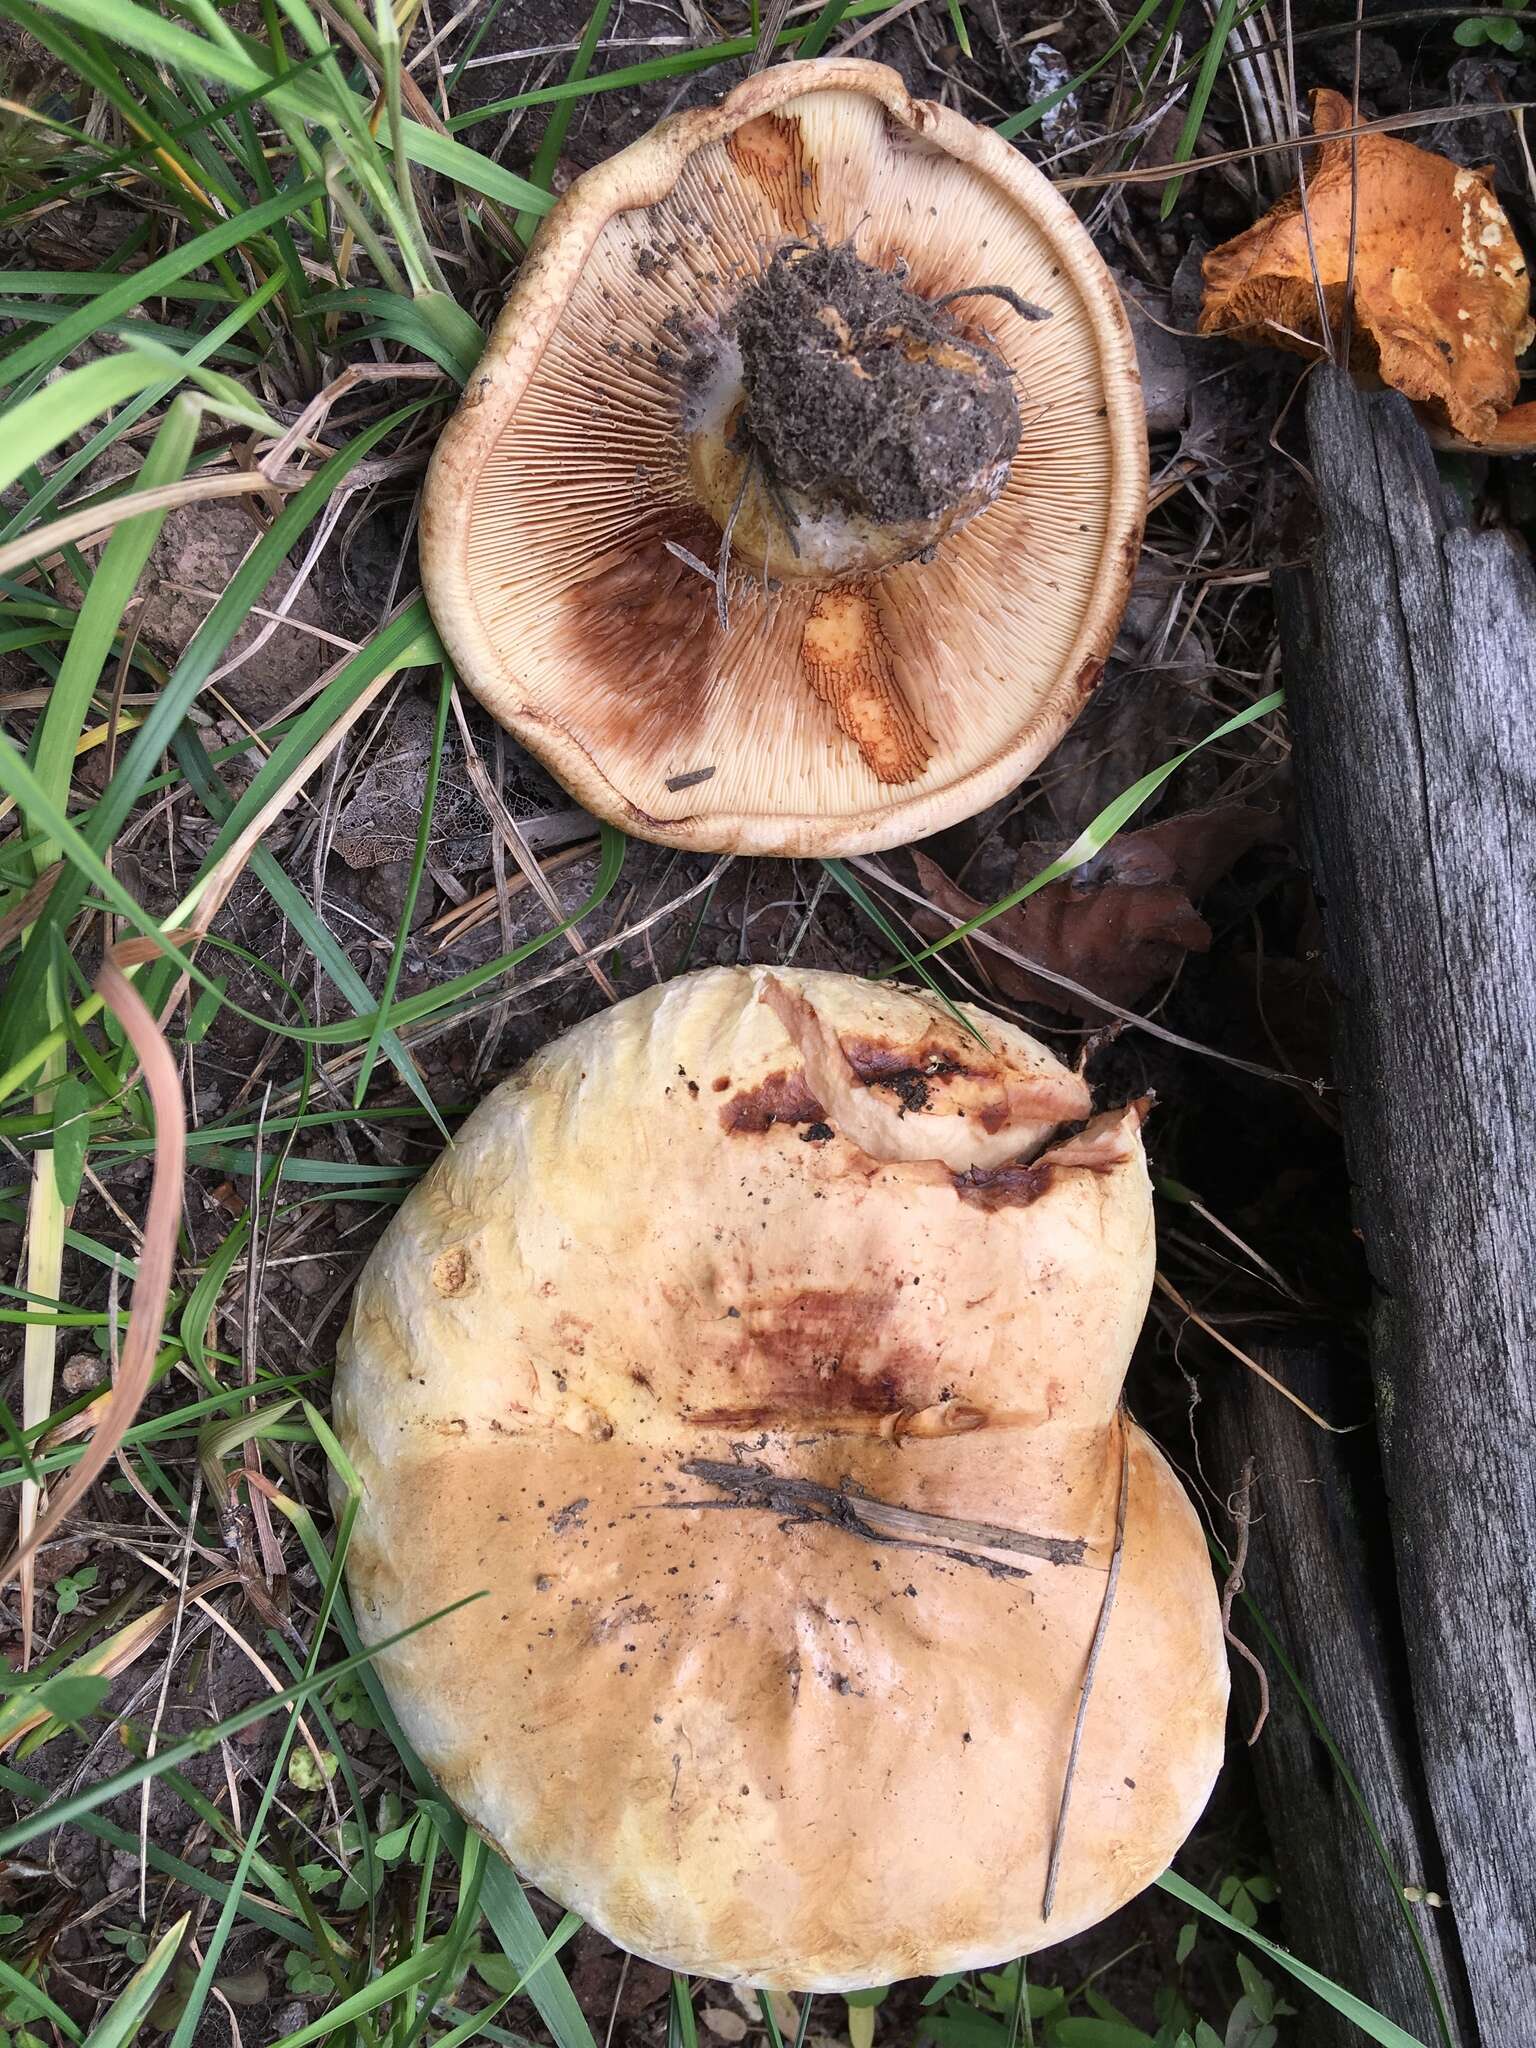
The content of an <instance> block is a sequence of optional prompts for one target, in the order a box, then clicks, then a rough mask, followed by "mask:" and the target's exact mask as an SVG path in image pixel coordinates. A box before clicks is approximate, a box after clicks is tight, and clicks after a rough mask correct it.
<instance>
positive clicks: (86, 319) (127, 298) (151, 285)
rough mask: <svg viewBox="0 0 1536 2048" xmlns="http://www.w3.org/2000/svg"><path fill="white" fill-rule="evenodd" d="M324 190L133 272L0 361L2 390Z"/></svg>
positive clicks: (251, 216) (250, 214)
mask: <svg viewBox="0 0 1536 2048" xmlns="http://www.w3.org/2000/svg"><path fill="white" fill-rule="evenodd" d="M324 190H325V184H324V181H323V180H322V179H319V178H312V179H310V180H309V182H308V183H307V184H304V185H292V186H290V187H289V188H288V189H287V190H286V191H284V192H280V193H279V194H278V195H277V197H276V198H275V199H269V200H267V201H266V202H265V203H264V204H263V205H260V206H252V207H247V208H245V209H244V210H243V211H240V212H237V213H236V214H235V215H234V217H233V218H232V219H230V220H226V221H220V223H219V225H218V226H217V227H213V228H209V229H208V230H207V231H206V232H205V233H203V234H201V235H194V236H193V237H192V239H191V240H190V241H188V242H183V243H181V244H180V245H179V246H178V247H176V248H174V249H172V250H170V251H169V252H168V253H167V254H166V255H164V256H161V257H158V258H157V259H156V260H155V261H154V262H153V263H147V264H146V265H145V266H144V268H143V269H142V270H135V271H134V272H132V274H131V275H130V276H128V277H125V278H122V279H120V280H119V281H118V283H116V284H114V285H112V286H111V287H110V288H109V289H108V290H107V291H104V292H101V293H98V295H97V296H96V297H95V298H94V299H89V300H87V301H86V303H85V304H84V305H83V306H81V307H80V308H79V309H78V310H77V311H75V312H73V313H71V314H70V315H69V316H68V317H67V318H66V319H64V320H61V321H59V322H58V324H57V325H56V326H55V327H52V328H50V329H49V331H48V332H47V333H46V334H39V335H36V336H35V337H34V338H33V339H32V340H31V341H26V342H23V343H22V344H21V345H20V347H19V348H16V349H13V350H12V351H11V352H10V354H9V355H7V356H5V357H3V358H0V386H4V385H7V384H16V383H19V382H20V380H21V379H22V378H23V377H26V376H29V375H30V374H31V373H32V372H33V371H34V370H50V369H52V368H53V367H54V366H55V365H56V364H58V363H62V362H63V361H64V359H65V357H66V356H69V355H72V354H73V353H74V351H75V350H76V349H77V348H78V347H79V346H80V344H81V343H82V342H83V341H89V340H90V338H91V336H92V335H93V334H94V333H95V332H96V330H97V329H98V328H99V327H101V326H102V325H103V323H104V322H106V321H108V320H115V319H117V318H118V317H119V316H120V315H121V314H124V313H126V312H127V311H128V309H129V307H130V306H140V305H142V304H143V303H144V301H145V300H146V299H150V298H153V297H154V295H155V293H156V292H157V291H158V290H159V289H160V287H161V285H162V284H172V283H174V282H175V281H176V280H177V279H178V278H182V277H185V276H186V275H187V273H188V271H191V270H196V269H198V268H199V267H200V266H201V265H202V264H204V263H208V262H210V261H211V260H212V259H213V258H214V257H215V256H220V255H222V254H223V253H224V251H225V250H226V249H235V248H238V247H239V246H240V244H241V243H242V242H249V241H250V240H252V238H253V237H254V236H255V235H256V234H257V232H258V231H259V230H260V229H262V228H266V227H269V226H270V225H271V224H272V223H273V222H274V221H279V220H285V219H286V218H287V216H288V215H289V214H291V213H296V212H297V211H298V210H299V208H300V207H301V206H305V205H307V204H308V202H309V201H310V200H311V199H316V198H319V197H320V196H321V194H322V193H323V192H324Z"/></svg>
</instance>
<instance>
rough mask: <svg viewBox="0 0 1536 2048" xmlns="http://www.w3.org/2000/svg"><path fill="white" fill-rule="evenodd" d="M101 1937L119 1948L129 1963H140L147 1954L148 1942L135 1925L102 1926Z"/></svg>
mask: <svg viewBox="0 0 1536 2048" xmlns="http://www.w3.org/2000/svg"><path fill="white" fill-rule="evenodd" d="M102 1938H103V1940H105V1941H107V1942H110V1944H111V1945H112V1947H113V1948H120V1949H121V1950H122V1952H123V1954H124V1955H125V1956H126V1957H127V1958H128V1960H129V1962H130V1963H142V1962H143V1961H144V1960H145V1958H146V1957H147V1956H148V1954H149V1943H148V1942H147V1941H146V1940H145V1939H144V1937H143V1935H142V1934H140V1932H139V1930H138V1929H137V1928H136V1927H104V1928H103V1929H102Z"/></svg>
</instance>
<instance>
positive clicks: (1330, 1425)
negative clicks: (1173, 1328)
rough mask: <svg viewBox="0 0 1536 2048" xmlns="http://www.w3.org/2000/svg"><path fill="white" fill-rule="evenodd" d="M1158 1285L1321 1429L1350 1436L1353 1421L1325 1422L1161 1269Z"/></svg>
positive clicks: (1183, 1310)
mask: <svg viewBox="0 0 1536 2048" xmlns="http://www.w3.org/2000/svg"><path fill="white" fill-rule="evenodd" d="M1157 1285H1158V1291H1159V1292H1160V1293H1162V1294H1166V1295H1167V1297H1168V1299H1169V1300H1170V1301H1171V1302H1172V1303H1173V1305H1174V1307H1175V1308H1177V1309H1179V1310H1181V1311H1182V1312H1183V1314H1185V1315H1187V1316H1188V1317H1189V1320H1190V1321H1191V1322H1192V1323H1193V1324H1195V1326H1196V1327H1197V1328H1198V1329H1201V1330H1204V1332H1205V1334H1206V1335H1207V1337H1209V1338H1211V1339H1212V1341H1213V1342H1214V1343H1217V1344H1219V1345H1220V1346H1221V1348H1222V1350H1223V1351H1230V1352H1231V1354H1232V1356H1233V1357H1234V1358H1235V1359H1237V1360H1238V1361H1239V1362H1240V1363H1241V1364H1243V1365H1246V1366H1247V1368H1248V1370H1249V1371H1250V1372H1252V1373H1257V1374H1258V1376H1259V1378H1260V1379H1261V1380H1263V1382H1264V1384H1265V1385H1266V1386H1267V1387H1273V1388H1274V1390H1275V1392H1276V1393H1277V1394H1283V1395H1284V1396H1285V1398H1286V1400H1287V1401H1289V1402H1290V1404H1291V1406H1292V1407H1293V1408H1299V1409H1300V1410H1301V1412H1302V1414H1303V1415H1305V1416H1306V1418H1307V1420H1308V1421H1309V1422H1315V1423H1316V1424H1317V1426H1318V1428H1319V1429H1326V1430H1327V1431H1328V1433H1329V1435H1330V1436H1347V1435H1348V1434H1349V1428H1350V1425H1349V1424H1347V1423H1342V1424H1341V1423H1337V1422H1325V1421H1324V1419H1323V1417H1322V1416H1321V1415H1319V1414H1318V1412H1317V1410H1316V1409H1315V1408H1309V1407H1308V1406H1307V1404H1306V1402H1305V1401H1303V1400H1302V1398H1301V1396H1300V1395H1299V1394H1293V1393H1292V1392H1291V1390H1290V1388H1289V1387H1288V1386H1286V1385H1285V1383H1284V1381H1282V1380H1277V1379H1276V1378H1275V1376H1274V1374H1273V1373H1272V1372H1266V1371H1265V1370H1264V1368H1263V1366H1262V1365H1260V1363H1259V1361H1258V1360H1257V1359H1256V1358H1250V1357H1249V1355H1248V1353H1247V1352H1246V1351H1242V1350H1240V1349H1239V1348H1238V1346H1237V1345H1236V1344H1234V1343H1233V1342H1232V1339H1231V1338H1230V1337H1223V1335H1222V1334H1221V1332H1220V1330H1218V1329H1216V1328H1215V1326H1214V1325H1213V1324H1211V1323H1208V1322H1207V1321H1206V1320H1205V1317H1204V1316H1203V1315H1201V1314H1200V1312H1199V1310H1198V1309H1196V1308H1193V1307H1191V1305H1190V1304H1189V1302H1187V1301H1186V1300H1185V1299H1184V1297H1183V1295H1182V1294H1180V1292H1179V1290H1178V1289H1177V1287H1175V1286H1174V1284H1173V1282H1172V1281H1171V1280H1168V1279H1165V1278H1164V1276H1163V1275H1162V1274H1161V1273H1159V1274H1158V1275H1157Z"/></svg>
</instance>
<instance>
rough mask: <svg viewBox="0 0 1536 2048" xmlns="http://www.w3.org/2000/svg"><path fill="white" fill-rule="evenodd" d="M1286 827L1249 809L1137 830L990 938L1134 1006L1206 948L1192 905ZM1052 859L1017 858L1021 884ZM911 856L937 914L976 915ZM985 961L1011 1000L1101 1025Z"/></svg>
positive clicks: (1040, 986) (1020, 971)
mask: <svg viewBox="0 0 1536 2048" xmlns="http://www.w3.org/2000/svg"><path fill="white" fill-rule="evenodd" d="M1281 829H1282V828H1281V822H1280V818H1279V815H1278V813H1276V812H1274V811H1265V810H1260V809H1258V808H1257V807H1256V806H1254V805H1250V804H1224V805H1218V806H1215V807H1214V808H1212V809H1210V810H1203V811H1186V812H1184V813H1183V814H1182V815H1180V816H1178V817H1174V818H1164V819H1163V820H1162V821H1161V822H1160V823H1158V824H1156V825H1149V826H1147V827H1146V829H1145V830H1144V831H1141V832H1127V833H1123V834H1122V835H1121V836H1120V837H1119V838H1118V839H1115V840H1113V841H1111V843H1110V844H1109V845H1108V846H1107V847H1106V848H1105V849H1104V851H1103V852H1102V853H1100V854H1097V855H1095V857H1094V858H1093V859H1092V860H1091V861H1088V862H1086V863H1085V864H1084V865H1083V866H1082V867H1080V868H1078V869H1076V870H1075V871H1074V872H1073V873H1072V874H1070V875H1067V876H1064V877H1063V878H1062V880H1061V881H1059V882H1049V883H1047V884H1046V886H1045V887H1044V888H1043V889H1040V890H1037V891H1036V893H1035V894H1034V895H1033V896H1031V897H1029V898H1028V900H1027V901H1026V902H1024V903H1021V904H1019V905H1018V907H1017V908H1016V909H1014V910H1005V911H1004V912H1003V913H1002V915H1001V916H1000V917H995V918H994V919H993V920H992V922H991V924H990V925H989V926H988V927H987V929H988V930H989V931H990V932H991V933H992V935H993V936H994V937H995V938H998V939H1001V940H1002V941H1003V943H1004V944H1005V945H1008V946H1012V947H1013V948H1014V949H1015V950H1016V951H1017V952H1020V953H1025V954H1027V955H1028V956H1029V958H1030V959H1031V960H1034V961H1037V962H1038V963H1039V964H1040V966H1042V967H1045V968H1049V969H1050V970H1051V971H1052V972H1054V973H1056V974H1064V975H1067V976H1068V977H1070V979H1071V980H1073V981H1076V982H1081V983H1082V985H1083V986H1084V987H1085V988H1089V989H1092V990H1093V991H1094V993H1095V994H1096V995H1101V996H1104V997H1106V998H1107V999H1108V1001H1110V1002H1111V1003H1117V1004H1119V1005H1120V1006H1121V1007H1122V1008H1129V1007H1130V1006H1131V1005H1132V1004H1134V1003H1135V1002H1137V1001H1138V999H1139V998H1140V997H1142V996H1144V995H1145V994H1146V993H1147V991H1148V990H1149V989H1151V988H1154V987H1156V985H1157V984H1158V983H1159V982H1160V981H1165V980H1166V979H1167V978H1168V976H1169V975H1171V974H1173V973H1175V972H1176V971H1177V969H1178V968H1179V966H1180V965H1181V963H1182V962H1183V959H1184V956H1185V955H1186V954H1187V953H1204V952H1206V951H1207V950H1208V948H1209V946H1210V943H1211V928H1210V926H1209V925H1208V924H1207V923H1206V921H1205V919H1204V918H1203V917H1201V916H1200V914H1199V912H1198V911H1197V910H1196V909H1195V902H1194V899H1197V898H1199V897H1200V896H1203V895H1204V894H1205V892H1206V890H1207V889H1209V888H1210V887H1211V886H1212V884H1213V883H1215V882H1217V881H1219V880H1220V879H1221V877H1222V876H1223V875H1224V874H1225V873H1226V872H1227V870H1228V869H1229V868H1231V867H1233V866H1234V865H1235V864H1236V862H1237V861H1238V860H1240V859H1241V858H1242V856H1243V855H1244V854H1245V853H1247V852H1248V851H1249V849H1250V848H1252V847H1255V846H1258V845H1260V844H1262V843H1263V842H1265V841H1267V840H1273V839H1276V838H1278V837H1279V836H1280V832H1281ZM1057 851H1059V849H1057V848H1050V847H1042V846H1026V847H1023V848H1021V850H1020V853H1019V858H1018V867H1017V873H1018V879H1019V881H1021V882H1023V881H1026V880H1028V878H1029V877H1030V876H1031V875H1035V874H1038V873H1039V872H1040V870H1041V869H1042V868H1043V867H1045V866H1046V864H1047V863H1048V862H1049V860H1050V859H1051V858H1052V856H1053V853H1055V852H1057ZM912 858H913V860H914V861H915V862H916V864H917V871H918V875H919V878H920V880H921V883H922V886H923V888H924V890H925V891H926V892H927V894H928V896H929V897H930V898H931V899H932V901H933V902H934V903H935V904H937V905H938V907H939V908H940V909H941V910H944V911H947V912H948V913H949V914H950V916H951V917H961V918H965V917H973V916H974V915H975V914H976V912H977V911H978V910H980V909H981V908H982V905H981V904H979V903H978V902H976V901H975V899H974V898H973V897H970V896H968V895H967V894H966V893H965V891H964V890H963V889H961V888H959V887H958V886H957V885H956V884H955V883H954V882H952V881H951V880H950V879H949V877H948V876H947V875H946V874H945V873H944V872H943V871H942V869H940V868H938V867H936V866H935V865H934V863H933V862H932V861H931V860H929V859H928V857H927V856H926V855H925V854H922V853H917V852H914V853H913V855H912ZM917 923H918V926H919V929H921V930H923V932H924V936H925V937H929V936H933V937H937V936H938V935H939V934H940V932H941V931H942V930H946V929H948V927H947V926H940V925H939V924H938V922H937V920H934V919H925V918H924V917H923V916H922V915H921V914H919V916H918V919H917ZM927 927H931V930H930V929H927ZM981 959H982V962H983V965H984V966H985V968H986V972H987V974H988V975H989V976H990V977H991V979H992V981H993V983H994V984H995V985H996V987H997V988H998V989H1000V990H1001V991H1002V993H1003V994H1004V995H1007V996H1010V997H1012V998H1013V1000H1014V1001H1015V1002H1025V1003H1043V1004H1045V1005H1046V1006H1047V1007H1048V1008H1050V1009H1052V1010H1060V1011H1064V1012H1066V1013H1068V1014H1070V1015H1071V1016H1074V1017H1081V1018H1083V1019H1085V1020H1086V1021H1087V1022H1089V1023H1102V1022H1103V1020H1104V1011H1103V1009H1102V1008H1101V1007H1100V1005H1099V1004H1097V1003H1094V1002H1091V1001H1089V1000H1088V999H1086V998H1084V997H1079V996H1075V995H1073V994H1072V993H1071V991H1070V990H1068V989H1064V988H1061V987H1059V986H1058V985H1057V984H1056V983H1055V982H1051V981H1046V980H1044V979H1043V978H1042V977H1041V976H1039V975H1035V974H1031V973H1029V972H1028V971H1027V970H1026V969H1025V968H1022V967H1018V966H1016V965H1015V964H1014V963H1013V962H1012V961H1011V960H1005V959H1003V958H1002V956H1001V955H1000V954H996V953H990V952H986V951H985V949H983V951H982V954H981Z"/></svg>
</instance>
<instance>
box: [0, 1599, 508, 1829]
mask: <svg viewBox="0 0 1536 2048" xmlns="http://www.w3.org/2000/svg"><path fill="white" fill-rule="evenodd" d="M484 1598H485V1595H484V1594H483V1593H468V1594H466V1595H465V1597H464V1598H463V1599H462V1600H455V1601H454V1602H453V1603H452V1605H451V1606H448V1607H440V1608H439V1609H438V1610H437V1612H436V1613H435V1614H430V1615H428V1616H427V1618H426V1620H425V1621H418V1622H413V1623H412V1625H411V1626H410V1627H409V1628H403V1629H400V1630H398V1631H397V1632H396V1633H395V1634H394V1635H391V1636H384V1637H382V1638H381V1639H380V1640H379V1641H378V1642H377V1643H375V1644H373V1645H372V1647H371V1648H369V1649H366V1650H360V1651H359V1652H358V1653H357V1654H356V1655H355V1656H350V1657H344V1658H342V1659H341V1661H340V1662H339V1663H337V1664H332V1665H330V1666H328V1667H327V1669H325V1670H324V1671H318V1672H315V1673H314V1674H313V1675H312V1676H309V1677H306V1678H302V1679H300V1680H299V1681H298V1683H297V1684H294V1685H290V1686H286V1687H285V1688H284V1689H283V1691H282V1692H275V1693H269V1694H268V1695H267V1696H266V1697H265V1698H264V1699H259V1700H254V1701H252V1703H251V1705H250V1706H248V1707H242V1708H241V1709H240V1710H239V1712H238V1713H234V1714H229V1715H226V1716H225V1718H224V1719H223V1720H222V1721H220V1722H218V1723H216V1724H215V1725H213V1726H211V1727H208V1728H200V1729H198V1731H197V1732H196V1734H194V1735H186V1736H183V1737H182V1738H181V1740H180V1741H179V1742H171V1743H167V1744H166V1746H165V1747H164V1749H162V1750H159V1751H158V1752H157V1753H156V1754H155V1755H154V1756H152V1757H145V1758H143V1759H141V1760H140V1761H139V1762H138V1763H136V1764H131V1765H130V1766H129V1767H128V1769H127V1770H125V1771H119V1772H118V1773H117V1775H116V1777H112V1778H102V1779H99V1780H98V1781H97V1782H96V1783H95V1784H92V1785H85V1786H82V1787H81V1788H80V1789H79V1790H77V1791H74V1792H70V1793H66V1794H65V1796H64V1797H63V1798H62V1799H55V1800H53V1801H52V1802H50V1804H48V1805H46V1806H43V1807H39V1808H38V1809H37V1811H36V1812H33V1813H29V1814H26V1815H25V1816H24V1817H23V1818H22V1819H20V1820H17V1821H13V1822H12V1823H11V1825H10V1826H9V1827H8V1828H4V1829H0V1856H11V1855H14V1854H15V1852H16V1851H17V1850H18V1849H24V1848H25V1847H26V1845H27V1843H28V1842H35V1841H36V1840H37V1838H38V1836H39V1835H46V1834H49V1833H51V1832H52V1830H53V1829H54V1828H62V1827H67V1826H69V1825H70V1824H71V1823H72V1822H74V1821H76V1820H78V1819H79V1818H80V1817H81V1816H82V1815H83V1814H87V1813H93V1812H94V1811H95V1809H96V1808H97V1807H98V1806H107V1805H110V1803H111V1802H112V1801H113V1800H114V1799H118V1798H121V1796H122V1794H123V1793H125V1792H132V1791H133V1790H135V1788H136V1787H138V1786H140V1785H142V1784H143V1783H144V1781H145V1780H146V1779H147V1778H154V1777H157V1776H158V1775H159V1774H160V1772H162V1771H165V1770H170V1769H173V1768H175V1767H177V1766H179V1765H181V1764H184V1763H186V1762H187V1760H188V1759H189V1758H191V1757H195V1756H202V1755H203V1754H204V1753H205V1752H206V1751H208V1750H210V1749H216V1748H217V1747H218V1745H219V1743H220V1742H222V1741H224V1740H225V1738H226V1737H228V1736H231V1735H238V1734H239V1733H240V1731H241V1729H242V1728H253V1727H254V1726H255V1725H256V1723H257V1722H258V1721H263V1720H265V1719H266V1717H267V1715H268V1714H271V1713H275V1712H276V1710H277V1709H278V1708H279V1707H290V1706H298V1705H299V1704H300V1703H301V1702H302V1701H304V1700H307V1699H308V1698H309V1696H310V1694H311V1693H315V1692H318V1691H319V1690H320V1689H321V1687H322V1686H327V1685H333V1684H334V1683H335V1682H336V1680H337V1679H338V1678H344V1677H345V1676H346V1674H347V1673H348V1672H349V1671H356V1670H358V1669H360V1668H361V1667H362V1666H363V1665H365V1664H370V1663H372V1661H373V1659H374V1658H375V1657H376V1656H378V1655H379V1653H380V1652H381V1651H383V1650H388V1649H392V1648H393V1647H394V1645H395V1644H396V1643H403V1642H404V1641H405V1640H406V1639H407V1637H409V1636H414V1635H417V1634H419V1633H420V1631H421V1630H422V1629H424V1628H430V1627H431V1625H432V1623H433V1622H434V1621H442V1620H444V1619H445V1618H446V1617H447V1616H448V1615H450V1614H457V1613H458V1611H459V1609H460V1608H461V1607H468V1606H469V1605H470V1603H471V1602H472V1601H475V1600H483V1599H484Z"/></svg>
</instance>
